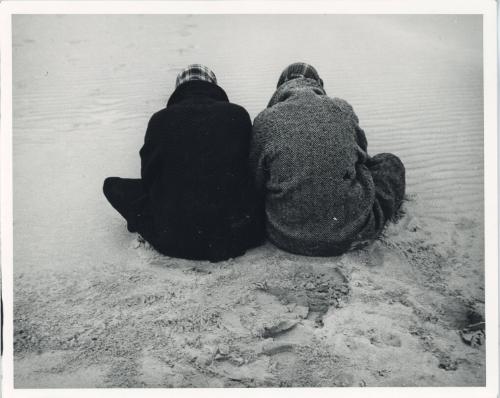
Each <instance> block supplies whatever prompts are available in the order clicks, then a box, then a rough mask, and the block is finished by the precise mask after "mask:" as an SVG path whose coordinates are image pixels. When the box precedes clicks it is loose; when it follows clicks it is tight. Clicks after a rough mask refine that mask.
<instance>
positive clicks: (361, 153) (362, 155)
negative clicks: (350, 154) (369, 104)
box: [346, 102, 370, 163]
mask: <svg viewBox="0 0 500 398" xmlns="http://www.w3.org/2000/svg"><path fill="white" fill-rule="evenodd" d="M346 104H347V102H346ZM347 106H348V107H349V110H350V113H351V118H352V122H353V125H354V134H355V139H356V143H357V145H358V157H359V161H360V163H365V162H367V161H369V160H370V156H369V155H368V141H367V139H366V134H365V132H364V130H363V129H362V128H361V127H360V126H359V118H358V115H356V113H355V112H354V109H353V108H352V106H351V105H350V104H347Z"/></svg>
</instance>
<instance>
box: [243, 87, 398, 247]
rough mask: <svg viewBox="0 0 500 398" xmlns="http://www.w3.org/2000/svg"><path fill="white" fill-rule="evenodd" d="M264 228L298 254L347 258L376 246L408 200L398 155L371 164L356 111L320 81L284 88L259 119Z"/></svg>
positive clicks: (255, 156)
mask: <svg viewBox="0 0 500 398" xmlns="http://www.w3.org/2000/svg"><path fill="white" fill-rule="evenodd" d="M250 162H251V167H252V169H253V170H254V174H255V178H256V183H257V188H258V189H259V191H260V194H261V195H264V196H265V211H266V219H267V221H266V228H267V234H268V237H269V239H270V240H271V241H272V242H273V243H274V244H275V245H276V246H278V247H280V248H282V249H284V250H287V251H290V252H293V253H298V254H304V255H313V256H328V255H338V254H342V253H344V252H345V251H347V250H348V249H350V248H353V247H354V246H355V244H356V243H365V242H366V241H367V240H371V239H374V238H376V237H377V236H378V235H379V234H380V232H381V231H382V229H383V227H384V224H385V222H386V220H387V219H389V218H391V217H392V216H393V214H394V213H395V211H396V210H397V208H398V207H399V206H400V203H401V200H402V197H403V195H404V186H405V182H404V167H403V164H402V163H401V161H400V160H399V159H398V158H397V157H396V156H394V155H389V154H384V155H379V156H375V157H374V158H371V159H370V157H369V156H368V154H367V141H366V136H365V133H364V131H363V130H362V129H361V128H360V127H359V121H358V118H357V116H356V114H355V113H354V111H353V109H352V107H351V106H350V105H349V104H348V103H347V102H346V101H344V100H342V99H339V98H330V97H328V96H327V95H326V93H325V90H324V89H323V88H322V86H321V85H320V84H319V83H318V81H317V80H315V79H308V78H296V79H293V80H289V81H287V82H285V83H284V84H282V85H280V86H279V88H278V89H277V90H276V92H275V93H274V95H273V96H272V98H271V100H270V102H269V105H268V108H267V109H265V110H264V111H262V112H261V113H260V114H259V115H258V116H257V117H256V119H255V121H254V126H253V136H252V144H251V152H250Z"/></svg>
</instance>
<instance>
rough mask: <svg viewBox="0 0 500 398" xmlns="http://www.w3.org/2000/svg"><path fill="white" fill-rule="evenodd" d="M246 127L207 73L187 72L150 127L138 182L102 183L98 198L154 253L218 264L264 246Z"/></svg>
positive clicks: (244, 117) (243, 114)
mask: <svg viewBox="0 0 500 398" xmlns="http://www.w3.org/2000/svg"><path fill="white" fill-rule="evenodd" d="M251 130H252V122H251V119H250V116H249V115H248V113H247V111H246V110H245V109H244V108H242V107H241V106H239V105H236V104H233V103H230V102H229V100H228V97H227V95H226V93H225V92H224V90H223V89H222V88H221V87H219V86H218V85H217V80H216V77H215V75H214V73H213V72H212V71H211V70H210V69H208V68H206V67H205V66H203V65H199V64H194V65H190V66H188V67H187V68H186V69H185V70H183V71H182V72H181V73H180V74H179V75H178V77H177V81H176V89H175V91H174V92H173V94H172V95H171V96H170V99H169V101H168V104H167V107H166V108H164V109H162V110H160V111H158V112H156V113H155V114H154V115H153V116H152V117H151V119H150V121H149V124H148V127H147V130H146V136H145V138H144V145H143V147H142V148H141V150H140V156H141V178H140V179H131V178H119V177H109V178H107V179H106V180H105V181H104V187H103V190H104V194H105V196H106V198H107V199H108V201H109V202H110V204H111V205H112V206H113V207H114V208H115V209H116V210H117V211H118V212H119V213H120V214H121V215H122V216H123V217H124V218H125V219H126V220H127V227H128V230H129V231H130V232H138V233H139V234H140V235H141V236H142V237H143V238H144V239H145V240H146V241H147V242H149V243H150V244H151V245H152V246H153V247H154V248H155V249H156V250H158V251H159V252H160V253H163V254H165V255H167V256H171V257H180V258H186V259H196V260H209V261H213V262H215V261H222V260H226V259H228V258H231V257H236V256H240V255H242V254H243V253H245V251H246V250H247V249H249V248H251V247H254V246H257V245H258V244H260V243H261V242H262V241H263V239H264V230H263V229H264V220H263V211H262V210H261V209H258V208H257V205H258V203H259V201H258V200H257V198H256V190H255V188H254V182H253V179H252V178H251V175H250V170H249V166H248V154H249V147H250V136H251Z"/></svg>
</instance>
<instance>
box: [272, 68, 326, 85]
mask: <svg viewBox="0 0 500 398" xmlns="http://www.w3.org/2000/svg"><path fill="white" fill-rule="evenodd" d="M298 77H304V78H306V79H314V80H316V81H317V82H318V83H319V84H320V85H321V86H322V87H323V80H322V79H321V78H320V77H319V74H318V71H317V70H316V69H315V68H314V67H313V66H312V65H309V64H306V63H304V62H296V63H294V64H291V65H288V66H287V67H286V68H285V69H284V70H283V72H282V73H281V76H280V78H279V80H278V85H277V86H276V87H279V86H281V85H282V84H283V83H285V82H287V81H289V80H292V79H297V78H298Z"/></svg>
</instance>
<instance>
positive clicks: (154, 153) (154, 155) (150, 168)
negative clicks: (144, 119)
mask: <svg viewBox="0 0 500 398" xmlns="http://www.w3.org/2000/svg"><path fill="white" fill-rule="evenodd" d="M158 119H159V117H158V115H157V114H155V115H153V116H152V117H151V119H150V120H149V123H148V127H147V129H146V135H145V137H144V145H143V146H142V148H141V150H140V151H139V155H140V157H141V178H142V181H143V185H144V188H145V189H148V188H149V187H150V186H151V184H152V182H153V181H154V180H155V178H156V176H157V175H158V173H159V172H160V165H159V161H160V159H161V154H162V152H163V150H162V144H161V143H160V142H159V137H160V134H159V131H158V130H159V121H158Z"/></svg>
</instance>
